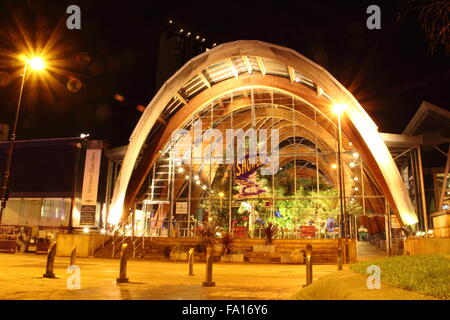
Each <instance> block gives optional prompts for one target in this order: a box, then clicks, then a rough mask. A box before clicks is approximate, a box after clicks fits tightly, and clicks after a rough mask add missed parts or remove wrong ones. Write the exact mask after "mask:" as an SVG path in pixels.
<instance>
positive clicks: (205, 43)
mask: <svg viewBox="0 0 450 320" xmlns="http://www.w3.org/2000/svg"><path fill="white" fill-rule="evenodd" d="M214 46H216V43H214V42H211V41H209V39H207V38H206V37H205V35H204V34H202V33H200V32H197V31H195V30H194V29H193V28H191V27H189V26H186V25H182V24H181V23H178V22H176V21H174V20H168V21H167V25H166V26H165V28H164V31H163V32H162V33H161V36H160V38H159V52H158V66H157V71H156V90H159V88H161V86H162V85H163V84H164V82H166V81H167V80H168V79H169V78H170V77H171V76H172V75H173V74H174V73H175V72H177V71H178V69H180V68H181V67H182V66H183V65H184V64H185V63H186V62H187V61H189V60H190V59H191V58H193V57H195V56H197V55H199V54H200V53H202V52H205V51H207V50H209V48H211V47H214Z"/></svg>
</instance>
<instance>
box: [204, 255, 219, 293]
mask: <svg viewBox="0 0 450 320" xmlns="http://www.w3.org/2000/svg"><path fill="white" fill-rule="evenodd" d="M212 270H213V257H212V248H211V247H208V248H207V249H206V279H205V281H204V282H203V287H214V286H215V285H216V283H215V282H214V281H212Z"/></svg>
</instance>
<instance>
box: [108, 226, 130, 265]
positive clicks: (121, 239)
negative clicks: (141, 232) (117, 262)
mask: <svg viewBox="0 0 450 320" xmlns="http://www.w3.org/2000/svg"><path fill="white" fill-rule="evenodd" d="M116 231H118V232H119V235H118V236H117V238H115V239H114V240H113V242H112V258H114V257H115V256H116V251H117V252H119V250H120V248H122V244H123V243H125V242H126V239H127V238H129V236H127V235H126V231H127V230H126V229H125V228H123V227H122V228H119V229H117V230H116ZM117 248H118V250H116V249H117Z"/></svg>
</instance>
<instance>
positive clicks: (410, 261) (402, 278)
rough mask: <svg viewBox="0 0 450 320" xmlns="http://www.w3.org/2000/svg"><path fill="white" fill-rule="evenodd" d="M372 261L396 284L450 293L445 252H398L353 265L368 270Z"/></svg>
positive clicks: (357, 269) (383, 276)
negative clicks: (415, 253)
mask: <svg viewBox="0 0 450 320" xmlns="http://www.w3.org/2000/svg"><path fill="white" fill-rule="evenodd" d="M370 265H377V266H379V267H380V269H381V279H382V280H383V281H385V282H386V283H389V284H391V285H393V286H395V287H398V288H402V289H406V290H412V291H416V292H419V293H422V294H427V295H432V296H434V297H437V298H449V297H450V260H449V259H447V258H445V257H443V256H441V255H437V254H426V255H413V256H398V257H391V258H384V259H377V260H372V261H368V262H360V263H357V264H354V265H352V266H351V267H350V268H351V270H353V271H355V272H358V273H363V274H366V270H367V267H368V266H370Z"/></svg>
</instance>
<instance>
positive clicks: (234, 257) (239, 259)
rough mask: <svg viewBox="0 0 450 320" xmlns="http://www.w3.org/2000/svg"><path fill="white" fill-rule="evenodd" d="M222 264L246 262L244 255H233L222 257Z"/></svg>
mask: <svg viewBox="0 0 450 320" xmlns="http://www.w3.org/2000/svg"><path fill="white" fill-rule="evenodd" d="M220 261H221V262H244V254H243V253H232V254H227V255H224V256H221V257H220Z"/></svg>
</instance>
